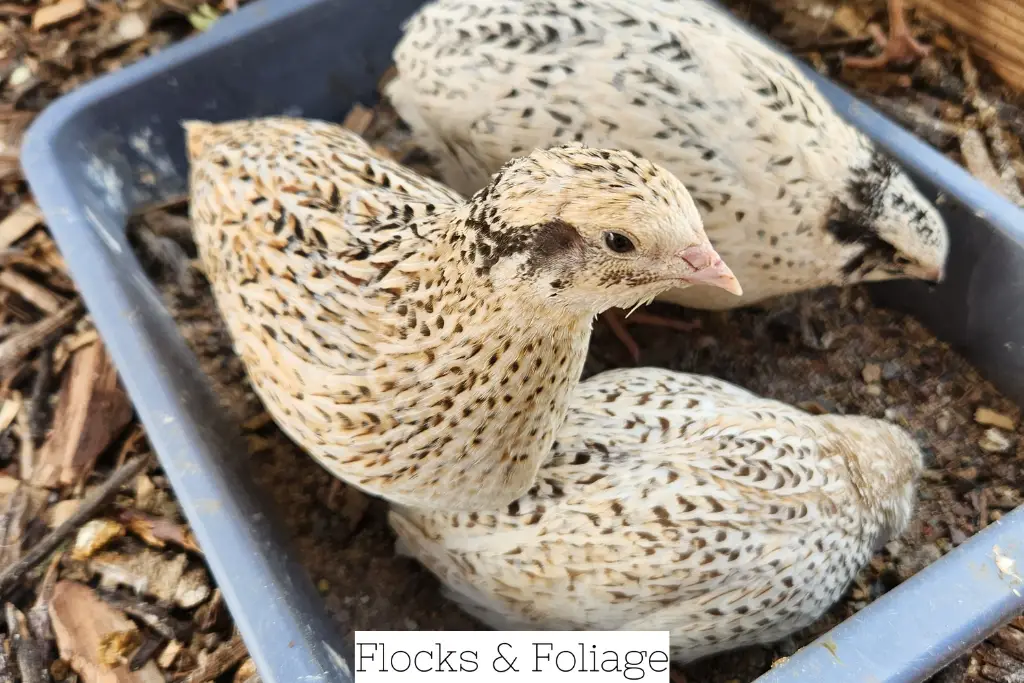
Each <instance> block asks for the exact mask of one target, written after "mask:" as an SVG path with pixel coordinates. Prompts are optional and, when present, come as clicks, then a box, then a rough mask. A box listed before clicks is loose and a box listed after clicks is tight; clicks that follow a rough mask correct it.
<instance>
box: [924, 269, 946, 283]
mask: <svg viewBox="0 0 1024 683" xmlns="http://www.w3.org/2000/svg"><path fill="white" fill-rule="evenodd" d="M922 277H923V279H925V280H928V281H929V282H934V283H935V284H938V283H940V282H942V281H943V280H944V279H946V270H945V268H943V267H942V266H938V267H935V268H929V269H928V270H927V271H925V272H924V274H923V275H922Z"/></svg>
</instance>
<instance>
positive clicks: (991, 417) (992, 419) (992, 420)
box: [974, 408, 1017, 432]
mask: <svg viewBox="0 0 1024 683" xmlns="http://www.w3.org/2000/svg"><path fill="white" fill-rule="evenodd" d="M974 421H975V422H977V423H978V424H980V425H987V426H989V427H999V428H1000V429H1005V430H1006V431H1008V432H1012V431H1013V430H1014V429H1015V428H1016V427H1017V425H1016V423H1015V422H1014V421H1013V418H1011V417H1010V416H1009V415H1003V414H1002V413H999V412H996V411H994V410H992V409H991V408H978V409H977V410H976V411H974Z"/></svg>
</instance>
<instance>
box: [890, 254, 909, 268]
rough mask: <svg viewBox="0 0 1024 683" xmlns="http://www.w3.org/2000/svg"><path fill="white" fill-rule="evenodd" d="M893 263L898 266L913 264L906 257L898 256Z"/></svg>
mask: <svg viewBox="0 0 1024 683" xmlns="http://www.w3.org/2000/svg"><path fill="white" fill-rule="evenodd" d="M893 262H894V263H895V264H896V265H897V266H909V265H910V264H911V261H910V259H908V258H907V257H906V256H897V257H896V258H894V259H893Z"/></svg>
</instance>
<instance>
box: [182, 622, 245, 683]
mask: <svg viewBox="0 0 1024 683" xmlns="http://www.w3.org/2000/svg"><path fill="white" fill-rule="evenodd" d="M246 654H247V652H246V649H245V643H243V642H242V638H241V637H240V636H239V635H238V634H235V635H234V636H233V637H232V638H231V640H230V641H228V642H226V643H224V644H223V645H221V646H220V647H218V648H217V649H216V650H214V651H213V653H211V654H210V657H209V659H207V660H206V662H205V663H204V664H203V665H202V666H200V667H199V668H198V669H196V670H195V671H193V672H191V673H190V674H189V675H188V676H186V677H185V678H183V679H182V680H181V683H205V682H206V681H212V680H215V679H216V678H217V677H218V676H220V675H221V674H223V673H224V672H225V671H227V670H228V669H230V668H231V667H232V666H234V665H235V664H237V663H238V662H240V661H242V658H243V657H245V656H246Z"/></svg>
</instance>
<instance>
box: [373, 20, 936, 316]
mask: <svg viewBox="0 0 1024 683" xmlns="http://www.w3.org/2000/svg"><path fill="white" fill-rule="evenodd" d="M897 8H898V6H897ZM394 59H395V63H396V65H397V71H398V75H397V76H396V77H395V78H394V79H392V80H391V81H390V82H389V83H388V85H387V87H386V94H387V96H388V97H389V98H390V100H391V102H392V103H393V105H394V106H395V108H396V110H397V111H398V113H399V114H400V115H401V117H402V118H403V119H404V120H405V121H406V122H407V123H408V124H409V125H410V127H411V129H412V131H413V134H414V136H415V138H416V140H417V141H418V142H419V144H421V145H422V146H423V147H424V148H425V149H426V150H427V151H428V152H429V153H431V154H432V155H433V156H434V157H436V158H437V159H438V163H439V169H440V171H441V174H442V176H443V178H444V179H445V181H446V182H447V183H448V184H449V185H451V186H452V187H454V188H455V189H457V190H459V191H462V192H472V191H475V190H476V189H478V188H479V187H481V186H483V185H484V184H485V183H486V182H487V178H488V176H489V174H490V173H492V172H493V171H494V170H496V169H497V168H499V167H500V166H501V165H502V164H503V163H504V162H505V160H507V159H509V158H511V157H514V156H517V155H520V154H523V153H526V152H528V151H529V150H531V149H533V148H535V147H545V146H548V145H552V144H556V143H558V142H564V141H571V140H577V141H580V142H582V143H584V144H587V145H591V146H598V147H615V148H621V149H628V150H632V151H634V152H636V153H638V154H640V155H643V156H644V157H646V158H649V159H651V160H653V161H655V162H656V163H658V164H661V165H662V166H664V167H665V168H666V169H667V170H668V171H670V172H671V173H673V174H675V175H676V176H677V177H678V178H679V179H680V180H681V181H682V182H683V184H684V185H685V186H686V187H687V189H688V190H689V191H690V193H691V195H692V196H693V198H694V200H695V201H696V203H697V206H698V208H699V210H700V213H701V217H702V218H703V220H704V227H705V229H706V230H707V234H708V237H709V238H710V239H711V242H712V244H713V245H714V246H715V249H717V251H718V253H719V254H721V256H722V258H723V259H724V260H725V261H726V262H727V263H728V264H729V265H730V267H731V268H732V269H733V271H734V272H735V273H736V277H737V278H738V279H739V281H740V282H741V283H742V284H743V295H742V296H735V295H733V294H731V293H729V292H727V291H723V290H722V289H721V288H718V289H715V288H711V287H704V286H698V287H691V288H689V289H686V290H683V289H679V288H672V289H670V290H668V291H666V292H665V293H664V294H663V295H661V296H660V297H659V299H662V300H665V301H669V302H672V303H676V304H679V305H682V306H687V307H692V308H697V309H710V310H725V309H731V308H736V307H739V306H746V305H749V304H753V303H757V302H760V301H763V300H766V299H770V298H774V297H777V296H780V295H784V294H791V293H794V292H799V291H806V290H811V289H816V288H819V287H825V286H830V285H844V284H850V283H855V282H861V281H866V280H887V279H891V278H923V279H926V280H940V279H941V278H942V275H943V269H944V264H945V260H946V254H947V251H948V236H947V230H946V226H945V224H944V222H943V220H942V218H941V217H940V215H939V213H938V212H937V211H936V209H935V207H934V206H932V205H931V204H930V203H929V202H928V201H927V199H926V198H925V197H924V196H923V195H922V194H921V193H920V192H919V191H918V190H917V189H916V188H915V186H914V185H913V183H912V182H911V180H910V178H909V177H908V176H907V174H906V173H905V172H904V171H903V170H902V169H901V168H899V167H898V166H897V165H896V164H895V163H894V162H893V161H892V160H891V159H890V158H889V157H888V156H886V154H885V153H884V152H883V151H882V150H881V149H880V148H878V147H877V146H876V145H875V144H874V143H873V142H872V141H871V140H869V139H868V138H867V137H865V136H864V135H862V134H861V133H859V132H858V131H857V130H856V129H855V128H853V127H852V126H850V125H849V124H847V123H846V122H845V121H844V120H843V119H842V118H841V117H840V116H839V115H838V114H837V112H836V111H835V110H834V109H833V108H832V106H831V105H830V104H829V103H828V101H827V100H826V99H825V98H824V97H823V96H822V94H821V93H820V92H819V91H818V89H817V88H816V86H815V85H814V84H813V83H812V82H811V81H810V80H809V79H808V78H807V77H806V76H805V75H804V74H803V73H802V71H801V70H800V68H799V67H798V66H797V64H796V63H795V62H794V61H793V59H792V58H791V57H789V56H787V55H785V54H782V53H780V52H779V51H777V50H775V49H774V48H771V47H769V46H767V45H765V44H764V43H763V42H761V41H759V40H758V39H757V38H756V37H754V36H753V35H752V34H751V33H749V32H748V31H747V30H745V29H744V28H743V27H742V26H740V25H739V24H738V23H736V21H735V20H733V19H732V18H731V17H729V16H728V15H726V14H725V13H723V12H721V11H719V10H718V9H715V8H713V7H711V6H710V5H708V4H707V3H705V2H703V1H702V0H588V1H587V2H582V1H580V0H516V1H511V0H435V2H431V3H429V4H427V5H425V6H424V7H423V8H422V9H421V10H420V11H419V12H418V13H417V14H415V15H414V16H413V17H412V18H411V19H410V20H409V21H408V22H407V23H406V25H405V28H404V35H403V37H402V39H401V41H400V43H399V44H398V47H397V48H396V49H395V52H394ZM645 322H651V323H655V322H657V319H651V318H649V319H648V320H647V321H645Z"/></svg>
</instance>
